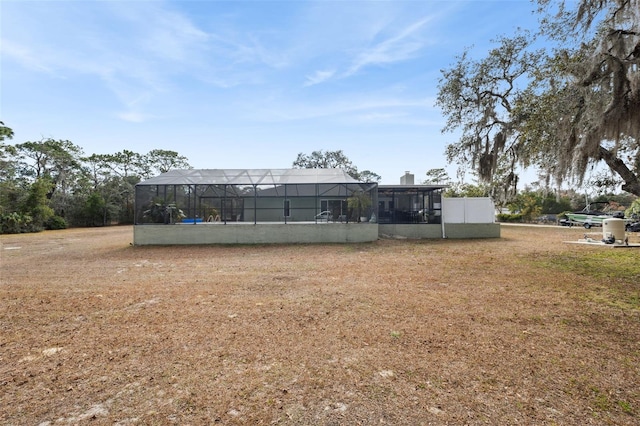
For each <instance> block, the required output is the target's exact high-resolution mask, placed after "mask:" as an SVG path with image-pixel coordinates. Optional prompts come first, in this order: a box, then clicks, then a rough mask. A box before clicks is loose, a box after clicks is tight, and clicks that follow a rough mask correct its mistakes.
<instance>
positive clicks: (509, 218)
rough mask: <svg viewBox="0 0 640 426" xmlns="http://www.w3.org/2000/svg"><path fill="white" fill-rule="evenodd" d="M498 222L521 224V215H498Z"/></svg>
mask: <svg viewBox="0 0 640 426" xmlns="http://www.w3.org/2000/svg"><path fill="white" fill-rule="evenodd" d="M497 218H498V222H522V215H521V214H520V213H516V214H509V213H498V216H497Z"/></svg>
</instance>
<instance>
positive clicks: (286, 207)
mask: <svg viewBox="0 0 640 426" xmlns="http://www.w3.org/2000/svg"><path fill="white" fill-rule="evenodd" d="M282 214H283V215H284V217H291V200H284V205H283V213H282Z"/></svg>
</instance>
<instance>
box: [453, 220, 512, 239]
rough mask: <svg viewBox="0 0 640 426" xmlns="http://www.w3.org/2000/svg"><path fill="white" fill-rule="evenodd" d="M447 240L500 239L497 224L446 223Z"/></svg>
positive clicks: (498, 225)
mask: <svg viewBox="0 0 640 426" xmlns="http://www.w3.org/2000/svg"><path fill="white" fill-rule="evenodd" d="M444 229H445V234H446V237H447V238H461V239H464V238H500V224H499V223H447V224H445V225H444Z"/></svg>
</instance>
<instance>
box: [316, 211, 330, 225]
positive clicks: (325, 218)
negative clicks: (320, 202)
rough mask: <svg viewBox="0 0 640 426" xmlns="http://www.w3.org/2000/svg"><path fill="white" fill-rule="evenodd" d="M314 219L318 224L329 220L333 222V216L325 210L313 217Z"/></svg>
mask: <svg viewBox="0 0 640 426" xmlns="http://www.w3.org/2000/svg"><path fill="white" fill-rule="evenodd" d="M315 219H316V220H317V221H318V222H329V221H330V220H333V214H332V213H331V212H330V211H329V210H325V211H323V212H320V213H318V214H317V215H316V216H315Z"/></svg>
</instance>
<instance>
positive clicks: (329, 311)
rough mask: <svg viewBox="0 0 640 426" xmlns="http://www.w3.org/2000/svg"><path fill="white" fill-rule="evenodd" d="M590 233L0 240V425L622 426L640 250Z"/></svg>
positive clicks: (86, 235)
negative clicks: (230, 241) (184, 241)
mask: <svg viewBox="0 0 640 426" xmlns="http://www.w3.org/2000/svg"><path fill="white" fill-rule="evenodd" d="M583 233H584V230H581V229H569V228H545V227H535V228H534V227H515V226H508V227H507V226H504V227H503V230H502V236H503V238H501V239H496V240H469V241H460V240H429V241H409V240H403V241H397V240H381V241H378V242H375V243H371V244H355V245H283V246H267V245H261V246H230V247H227V246H194V247H132V246H130V244H129V243H130V241H131V239H132V229H131V228H130V227H117V228H105V229H74V230H65V231H53V232H45V233H40V234H29V235H10V236H6V235H5V236H1V237H0V242H1V243H2V245H1V247H0V249H1V250H0V256H2V257H1V266H0V272H1V280H0V423H3V424H16V425H17V424H50V425H55V424H83V423H85V422H89V421H93V422H94V423H96V424H114V423H115V424H119V425H127V424H171V423H176V424H212V423H216V422H217V423H220V424H292V425H293V424H295V425H299V424H314V425H316V424H319V425H333V424H336V425H337V424H344V425H352V424H365V425H366V424H412V425H418V424H515V423H519V424H582V425H587V424H594V425H595V424H598V425H600V424H615V425H625V424H626V425H632V424H633V425H635V424H638V423H639V422H640V387H639V385H638V384H639V383H640V297H639V291H640V266H638V265H639V259H640V249H611V248H600V247H592V246H584V245H571V244H564V243H562V242H563V241H567V240H577V239H578V238H581V237H582V234H583ZM639 240H640V238H639V237H638V236H637V234H636V235H635V236H633V237H632V242H640V241H639Z"/></svg>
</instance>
